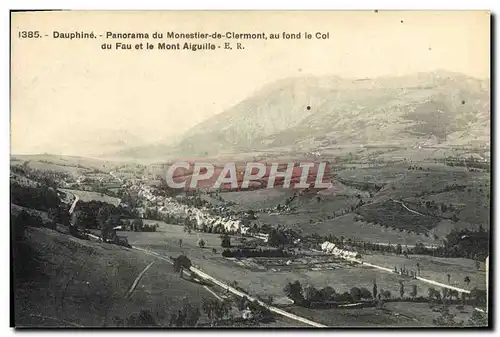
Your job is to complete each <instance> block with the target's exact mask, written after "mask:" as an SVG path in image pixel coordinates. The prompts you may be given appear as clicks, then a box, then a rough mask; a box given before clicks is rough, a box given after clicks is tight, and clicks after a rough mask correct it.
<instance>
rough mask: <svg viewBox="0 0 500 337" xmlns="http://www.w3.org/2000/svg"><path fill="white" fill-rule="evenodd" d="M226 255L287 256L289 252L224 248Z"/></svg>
mask: <svg viewBox="0 0 500 337" xmlns="http://www.w3.org/2000/svg"><path fill="white" fill-rule="evenodd" d="M222 256H224V257H236V258H249V257H287V256H289V254H288V253H287V252H286V251H285V250H283V249H262V248H259V249H248V248H243V249H224V250H223V251H222Z"/></svg>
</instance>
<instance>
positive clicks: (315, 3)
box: [0, 0, 500, 336]
mask: <svg viewBox="0 0 500 337" xmlns="http://www.w3.org/2000/svg"><path fill="white" fill-rule="evenodd" d="M499 4H500V2H499V1H494V0H474V1H458V0H455V1H444V0H418V1H417V0H411V1H401V0H384V1H370V0H350V1H335V2H330V3H324V1H320V0H307V1H297V0H288V1H281V2H280V1H276V0H253V1H248V0H247V1H221V0H212V1H203V0H197V1H195V0H184V1H181V0H178V1H168V2H167V1H150V0H141V1H126V0H123V1H119V2H118V1H117V2H115V3H113V2H112V1H103V0H87V1H73V2H69V1H62V0H52V1H43V2H41V1H33V0H32V1H13V0H7V1H2V5H1V7H2V11H1V12H0V13H1V14H2V15H1V17H2V28H3V29H2V32H3V34H2V41H1V44H0V45H1V46H3V47H4V48H3V51H4V52H3V53H1V55H2V65H3V67H2V68H1V71H2V73H1V74H2V79H3V80H2V81H1V83H2V92H3V95H2V107H3V109H2V110H3V111H2V112H3V113H2V118H1V122H0V126H1V131H0V132H1V134H0V138H1V140H0V142H1V147H0V148H1V154H2V156H1V158H2V163H1V164H2V165H1V166H0V167H1V169H0V170H1V177H4V178H3V179H1V180H0V181H1V185H0V193H1V197H2V201H1V203H0V210H1V215H2V220H3V223H2V230H3V231H4V232H3V234H4V235H3V236H2V238H3V242H2V243H3V245H2V248H3V254H2V255H1V258H2V259H3V261H4V263H2V266H3V270H4V275H5V276H4V277H2V278H0V281H1V288H2V290H3V294H4V296H3V298H2V299H3V303H4V305H3V306H2V309H1V315H0V317H2V319H3V322H2V325H1V326H2V328H3V331H2V335H4V333H6V334H13V333H14V330H13V329H10V328H7V327H8V326H9V317H10V289H9V278H8V277H7V273H8V266H9V265H10V259H9V251H8V250H9V248H8V247H9V237H10V236H9V233H8V228H9V219H8V218H9V212H10V206H9V202H8V199H9V194H8V193H9V183H8V181H7V176H8V171H9V166H8V165H9V126H10V120H9V117H10V116H9V48H8V45H9V35H8V32H9V9H51V8H54V9H74V10H76V9H88V10H92V9H99V10H105V9H114V10H118V9H129V10H131V9H135V10H139V9H143V10H154V9H174V10H175V9H198V10H200V9H240V10H243V9H252V10H256V9H309V10H312V9H337V10H361V9H363V10H374V9H379V10H383V9H386V10H387V9H406V10H410V9H411V10H426V9H448V10H452V9H453V10H473V9H476V10H480V9H483V10H484V9H489V10H491V11H492V13H496V14H498V12H499V10H498V9H499ZM496 26H497V27H498V22H497V24H496ZM497 27H495V35H494V36H496V37H498V33H497V32H498V28H497ZM496 59H497V57H496V55H495V60H496ZM492 61H493V60H492ZM494 75H496V71H495V74H494ZM494 75H493V76H494ZM495 78H496V76H495ZM492 80H493V79H492ZM497 85H498V84H497ZM492 95H494V97H498V88H495V92H494V93H492ZM492 97H493V96H492ZM495 112H496V111H492V112H491V113H492V116H493V115H494V114H495ZM498 123H499V122H498V118H496V119H495V127H496V129H497V130H498V126H499V125H498ZM496 140H497V136H495V139H494V143H497V142H496ZM496 152H497V151H495V153H494V158H495V159H496V158H497V155H496ZM497 164H498V163H497V160H495V162H494V165H495V167H497V166H498V165H497ZM496 180H497V179H496ZM496 180H495V181H496ZM497 185H498V184H497V183H495V184H494V189H495V192H496V191H497V187H498V186H497ZM495 196H496V198H495V199H496V200H495V205H492V207H493V209H500V205H499V202H498V195H497V193H495ZM499 232H500V231H499V230H498V229H497V230H496V231H495V234H496V235H495V238H494V240H495V242H497V243H498V242H500V240H499ZM499 245H500V244H497V245H496V248H497V249H495V253H494V255H495V256H498V254H496V253H497V251H498V246H499ZM492 255H493V254H492ZM495 264H496V267H497V266H499V265H500V263H498V260H496V262H495ZM492 270H498V268H492ZM496 281H498V278H497V280H496ZM497 283H498V282H495V286H496V284H497ZM496 290H497V292H496V293H498V288H496ZM495 304H496V298H495ZM495 311H496V310H495ZM496 318H497V315H496V314H495V319H494V321H495V322H498V320H497V319H496ZM219 332H220V330H218V331H214V332H212V333H219ZM228 332H229V333H238V334H252V333H256V331H248V330H247V331H241V332H239V331H235V330H228ZM367 332H368V331H367ZM394 332H398V333H400V334H407V333H409V332H401V331H398V330H396V331H394ZM449 332H451V333H456V332H457V331H449ZM48 333H52V331H50V332H48ZM73 333H75V332H74V331H65V332H63V333H62V334H63V335H68V336H69V335H70V334H73ZM104 333H105V331H100V332H98V333H96V332H93V334H97V335H104ZM114 333H120V334H121V333H123V332H121V331H117V332H114ZM127 333H133V334H137V335H139V334H141V333H143V332H139V331H135V332H131V331H129V332H127ZM163 333H169V334H172V333H174V332H172V331H164V332H163ZM195 333H196V332H194V331H190V332H187V334H190V335H195ZM204 333H210V332H208V331H204ZM258 333H259V334H260V333H266V334H267V333H274V332H272V331H266V332H264V331H259V332H258ZM281 333H289V330H286V331H281ZM297 333H299V334H306V333H309V331H304V330H302V331H300V332H297ZM310 333H314V331H310ZM318 333H319V334H324V333H325V332H324V331H323V332H316V334H318ZM332 333H334V334H336V335H339V334H340V335H344V334H347V333H349V332H348V331H345V332H341V331H332ZM353 333H354V334H360V333H362V332H361V331H357V332H350V333H349V334H351V335H352V334H353ZM370 333H374V331H373V330H372V331H370ZM375 333H378V334H383V333H386V331H384V330H382V331H379V332H375ZM420 333H426V334H428V333H434V331H433V332H430V331H425V330H423V331H421V332H420ZM471 333H474V332H471ZM184 334H186V333H184Z"/></svg>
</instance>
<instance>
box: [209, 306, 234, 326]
mask: <svg viewBox="0 0 500 337" xmlns="http://www.w3.org/2000/svg"><path fill="white" fill-rule="evenodd" d="M202 309H203V312H204V313H205V314H206V315H207V317H208V319H209V320H210V323H211V325H212V326H214V325H216V324H217V322H218V321H221V320H222V319H223V318H224V317H227V316H228V315H229V313H230V312H231V304H230V302H228V301H219V300H216V299H208V300H204V301H203V304H202Z"/></svg>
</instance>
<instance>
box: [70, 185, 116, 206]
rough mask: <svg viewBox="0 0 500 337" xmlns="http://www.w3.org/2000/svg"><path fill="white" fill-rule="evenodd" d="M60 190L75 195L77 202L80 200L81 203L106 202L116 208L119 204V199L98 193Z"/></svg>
mask: <svg viewBox="0 0 500 337" xmlns="http://www.w3.org/2000/svg"><path fill="white" fill-rule="evenodd" d="M60 190H61V191H63V192H66V193H72V194H75V195H77V196H78V198H79V200H81V201H83V202H89V201H102V202H107V203H108V204H112V205H115V206H118V205H119V204H120V199H119V198H115V197H111V196H109V195H106V194H103V193H99V192H91V191H80V190H70V189H65V188H61V189H60Z"/></svg>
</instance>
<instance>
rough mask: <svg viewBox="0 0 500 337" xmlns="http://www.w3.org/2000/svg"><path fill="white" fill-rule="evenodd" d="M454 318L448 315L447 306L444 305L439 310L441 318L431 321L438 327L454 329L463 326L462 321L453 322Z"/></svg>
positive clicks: (452, 315)
mask: <svg viewBox="0 0 500 337" xmlns="http://www.w3.org/2000/svg"><path fill="white" fill-rule="evenodd" d="M455 316H456V315H454V314H451V313H450V310H449V308H448V306H447V305H445V306H443V307H442V309H441V316H439V317H438V318H436V319H434V320H433V321H434V324H436V325H438V326H450V327H456V326H461V325H463V321H461V322H457V321H455Z"/></svg>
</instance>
